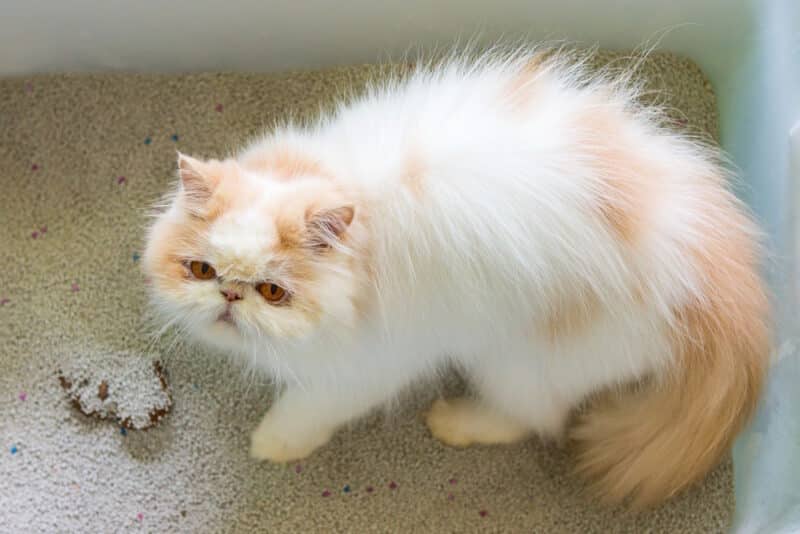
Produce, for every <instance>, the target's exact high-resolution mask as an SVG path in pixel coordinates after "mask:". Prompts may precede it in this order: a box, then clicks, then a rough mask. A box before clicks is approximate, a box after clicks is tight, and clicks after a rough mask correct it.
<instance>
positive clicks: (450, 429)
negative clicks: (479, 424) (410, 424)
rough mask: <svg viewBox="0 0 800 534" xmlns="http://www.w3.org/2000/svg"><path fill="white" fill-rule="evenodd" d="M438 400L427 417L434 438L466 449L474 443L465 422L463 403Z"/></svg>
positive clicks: (426, 420) (426, 421)
mask: <svg viewBox="0 0 800 534" xmlns="http://www.w3.org/2000/svg"><path fill="white" fill-rule="evenodd" d="M458 400H459V399H457V400H456V402H454V403H450V402H447V401H446V400H444V399H438V400H437V401H436V402H434V403H433V406H431V409H430V410H429V411H428V413H427V414H426V416H425V423H426V424H427V425H428V428H429V429H430V431H431V434H433V437H435V438H436V439H438V440H439V441H441V442H442V443H444V444H446V445H450V446H451V447H466V446H468V445H470V444H472V443H473V441H474V440H473V438H472V435H471V432H470V427H469V425H468V424H467V421H466V420H465V410H464V407H463V405H462V404H463V403H461V402H458Z"/></svg>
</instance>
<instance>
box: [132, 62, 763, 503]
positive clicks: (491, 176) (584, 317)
mask: <svg viewBox="0 0 800 534" xmlns="http://www.w3.org/2000/svg"><path fill="white" fill-rule="evenodd" d="M565 57H566V56H564V55H563V54H560V53H549V52H536V51H517V52H514V53H511V54H497V53H495V54H486V55H483V56H482V57H480V58H477V59H472V60H470V59H463V58H461V59H458V58H457V59H450V60H447V61H444V62H441V63H435V64H431V65H428V66H423V67H419V68H417V69H416V71H415V72H414V73H413V74H411V75H410V76H408V77H405V78H402V79H400V78H398V79H395V80H392V81H388V82H385V83H383V84H381V85H379V86H376V87H373V88H372V89H370V90H368V91H367V92H366V94H364V95H363V96H361V97H359V98H357V99H354V100H353V101H350V102H348V103H344V104H342V105H341V106H340V107H339V108H338V110H337V111H336V112H335V113H333V114H332V115H330V116H327V117H324V118H321V119H319V120H318V121H317V122H315V123H314V124H312V125H310V126H304V127H295V126H286V127H284V128H280V129H277V130H276V131H274V132H271V133H268V134H267V135H266V136H265V137H263V138H262V139H259V140H257V141H256V142H254V143H253V144H251V145H249V146H247V147H246V148H244V149H243V150H242V151H241V152H240V153H239V154H238V155H237V156H236V157H234V158H230V159H225V160H221V161H220V160H207V161H202V160H199V159H194V158H191V157H188V156H183V155H181V156H180V157H179V160H178V166H179V175H180V181H179V184H178V187H177V190H176V191H175V193H174V196H172V197H170V201H169V206H168V208H166V209H164V210H163V211H162V212H160V213H159V214H158V216H157V217H156V219H155V222H154V224H153V225H152V227H151V228H150V232H149V236H148V244H147V250H146V252H145V254H144V258H143V260H144V261H143V265H144V268H145V270H146V273H147V275H148V276H149V277H150V278H151V280H152V284H151V288H152V296H153V299H154V302H155V304H156V306H157V308H158V310H160V311H161V312H162V313H163V314H164V316H165V320H166V321H168V322H172V323H175V324H179V325H181V327H182V329H184V330H186V331H188V332H189V333H190V335H191V336H193V337H194V338H196V339H198V340H200V341H202V342H204V343H206V344H208V345H212V346H214V347H217V348H219V349H222V350H223V351H227V352H229V353H234V354H236V355H238V356H240V357H241V358H244V359H246V360H247V361H248V362H251V363H252V365H253V366H256V367H257V368H259V369H261V370H263V371H264V372H267V373H269V374H271V375H272V376H274V377H275V378H276V379H277V380H279V381H280V383H281V384H282V385H283V386H284V390H283V392H282V395H281V396H280V398H279V399H278V400H277V401H276V402H275V404H274V405H273V406H272V407H271V408H270V410H269V411H268V412H267V414H266V416H265V417H264V419H263V421H262V422H261V424H260V425H259V426H258V428H257V429H256V430H255V432H254V433H253V435H252V446H251V454H252V455H253V456H254V457H255V458H259V459H267V460H272V461H275V462H286V461H290V460H294V459H298V458H303V457H305V456H308V455H309V454H311V453H313V452H314V450H316V449H317V448H319V447H321V446H323V445H325V444H326V443H327V442H328V440H330V438H331V436H332V434H333V433H334V432H336V430H337V429H339V428H340V427H342V426H343V425H345V424H346V423H348V422H349V421H351V420H353V419H354V418H358V417H361V416H363V415H365V414H367V413H368V412H370V411H371V410H373V409H375V408H376V407H379V406H381V405H384V404H385V403H386V402H387V401H390V400H393V399H395V398H396V397H397V395H398V394H399V393H400V392H401V391H402V390H404V389H406V388H407V387H408V386H410V385H413V384H414V383H416V382H419V381H421V380H423V379H426V378H430V377H432V376H435V375H436V374H437V372H439V371H440V370H441V369H442V368H444V367H446V366H448V365H452V364H455V365H456V366H457V367H458V368H459V369H461V370H463V372H464V373H465V375H466V376H467V378H468V379H469V382H470V383H471V385H472V388H473V390H474V395H473V396H469V397H464V398H458V399H448V400H439V401H437V402H436V403H434V405H433V406H432V408H431V409H430V411H429V412H428V414H427V424H428V426H429V427H430V430H431V432H432V434H433V435H434V436H435V437H436V438H438V439H439V440H441V441H442V442H444V443H447V444H449V445H453V446H459V447H461V446H466V445H469V444H472V443H484V444H488V443H510V442H514V441H518V440H522V439H525V438H527V437H529V436H530V435H533V434H538V435H540V436H544V437H548V438H560V437H562V436H565V435H566V436H568V437H569V439H570V440H572V441H574V442H576V443H577V450H578V458H577V462H578V468H579V470H580V471H581V472H583V473H585V474H587V475H589V476H590V477H591V478H592V479H593V480H594V481H595V482H597V483H598V486H597V487H598V488H599V489H600V494H601V496H603V497H605V498H606V499H609V500H626V499H627V500H628V502H630V503H631V504H633V505H635V506H636V505H648V504H653V503H657V502H659V501H661V500H663V499H665V498H668V497H670V496H671V495H673V494H675V493H677V492H678V491H680V490H682V489H683V488H685V487H686V486H688V485H689V484H691V483H692V482H693V481H695V480H697V479H698V478H700V477H702V476H703V475H704V474H705V473H706V472H707V471H708V470H709V469H710V468H711V467H713V466H714V465H715V463H716V462H717V461H718V459H719V458H720V456H721V455H723V454H724V453H725V452H726V451H727V449H728V447H729V445H730V444H731V442H732V440H733V438H734V437H735V435H736V434H737V432H738V431H739V430H740V429H741V428H742V426H743V425H744V424H745V423H746V421H747V419H748V417H749V416H750V415H751V413H752V412H753V410H754V407H755V405H756V402H757V400H758V396H759V392H760V391H761V386H762V383H763V381H764V376H765V373H766V370H767V367H768V354H769V348H770V335H769V331H768V324H767V321H768V308H769V306H768V301H767V299H766V297H765V292H764V288H763V285H762V281H761V279H760V277H759V274H758V268H759V266H758V263H759V257H758V246H757V229H756V227H755V226H754V224H753V222H752V221H751V219H750V218H749V216H748V215H747V214H746V212H745V210H744V209H743V207H742V205H741V204H740V203H739V202H738V201H737V200H736V198H735V197H734V195H733V194H732V193H731V192H730V191H729V190H728V178H729V176H728V172H727V171H726V170H725V169H724V168H723V167H722V166H721V165H720V164H719V163H718V161H717V156H716V154H715V153H714V151H713V150H712V149H710V148H708V147H704V146H701V145H699V144H698V143H697V142H695V141H691V140H689V139H687V138H686V137H683V136H681V135H680V134H677V133H675V132H673V131H670V130H668V129H665V128H664V127H662V126H660V124H661V115H660V114H659V112H658V111H657V110H654V109H653V108H649V107H645V106H642V105H640V104H638V103H637V98H636V97H637V95H636V90H635V88H631V86H630V84H628V83H627V82H625V81H624V80H625V79H626V77H624V76H623V77H621V78H617V79H614V78H613V77H609V76H601V75H590V74H587V73H586V72H585V71H584V70H582V69H581V68H580V67H579V66H575V63H573V62H572V61H571V60H570V59H568V58H567V59H565ZM575 413H577V417H576V418H574V419H572V418H571V415H572V414H575Z"/></svg>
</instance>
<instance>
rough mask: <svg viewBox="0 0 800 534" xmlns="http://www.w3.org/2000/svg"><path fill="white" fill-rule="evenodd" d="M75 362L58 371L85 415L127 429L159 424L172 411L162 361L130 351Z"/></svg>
mask: <svg viewBox="0 0 800 534" xmlns="http://www.w3.org/2000/svg"><path fill="white" fill-rule="evenodd" d="M64 359H66V360H70V359H71V360H74V361H73V362H72V364H71V365H69V366H65V367H64V368H62V369H61V370H59V372H58V380H59V382H60V383H61V387H62V388H63V389H64V391H65V392H66V393H67V396H68V398H69V399H70V401H72V404H73V406H75V407H76V408H77V409H78V410H79V411H81V412H82V413H83V414H85V415H88V416H92V417H97V418H99V419H110V420H113V421H114V422H116V423H117V424H119V425H120V426H121V427H122V428H121V429H120V434H122V435H123V436H125V435H126V434H127V430H144V429H146V428H150V427H152V426H154V425H156V424H158V423H159V422H160V421H161V420H162V419H163V418H164V417H165V416H166V415H167V414H168V413H169V411H170V409H171V408H172V395H171V393H170V390H169V386H168V385H167V378H166V373H165V371H164V369H163V367H162V366H161V363H160V362H159V361H158V360H154V359H153V358H152V357H145V356H142V355H140V354H135V353H130V352H109V353H108V354H105V355H104V356H103V357H102V358H97V357H94V358H91V359H89V358H81V357H77V358H69V357H67V358H64Z"/></svg>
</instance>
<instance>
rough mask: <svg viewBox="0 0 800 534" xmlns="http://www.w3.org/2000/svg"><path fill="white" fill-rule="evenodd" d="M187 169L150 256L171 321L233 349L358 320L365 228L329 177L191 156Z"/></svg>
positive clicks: (154, 231) (157, 296)
mask: <svg viewBox="0 0 800 534" xmlns="http://www.w3.org/2000/svg"><path fill="white" fill-rule="evenodd" d="M179 174H180V177H181V181H180V188H179V190H178V192H177V194H176V196H175V198H174V199H173V201H172V203H171V205H170V206H169V208H168V209H167V210H166V211H164V212H163V213H161V214H159V215H158V216H157V218H156V220H155V223H154V224H153V226H152V227H151V229H150V232H149V235H148V241H147V246H146V249H145V253H144V255H143V257H142V265H143V268H144V270H145V274H146V275H147V276H148V277H149V278H150V281H151V282H150V284H151V289H152V296H153V300H154V302H155V304H156V306H157V308H158V309H159V311H161V312H162V313H163V315H164V317H165V320H166V321H168V322H171V323H174V324H175V325H176V326H177V327H178V328H180V329H182V330H184V331H186V332H188V333H189V334H190V335H191V336H194V337H195V338H198V339H200V340H202V341H205V342H206V343H209V344H212V345H215V346H217V347H221V348H226V349H235V348H242V347H246V346H252V345H253V344H254V343H255V344H258V343H263V344H269V343H270V342H276V341H279V340H285V339H302V338H304V337H307V336H312V335H314V333H315V332H316V331H317V330H318V329H319V328H321V326H322V325H323V324H325V323H330V324H335V325H340V326H341V325H343V324H344V325H346V324H348V323H352V322H353V321H354V320H355V318H356V315H357V312H358V310H357V302H358V299H359V294H360V290H361V289H362V288H363V279H362V277H361V274H360V273H361V269H360V263H359V262H360V255H359V253H358V241H359V235H360V232H362V231H363V228H362V225H361V224H360V221H359V220H358V219H357V218H356V211H355V210H356V208H355V205H354V204H353V202H351V201H350V199H347V198H345V196H344V195H343V194H342V193H340V192H339V191H338V190H337V188H336V187H335V185H333V183H332V182H330V180H329V179H327V178H324V177H314V176H299V177H292V178H291V179H286V178H281V177H279V176H271V175H270V174H269V172H259V171H255V170H252V169H249V168H244V167H242V166H241V165H240V164H239V163H237V162H236V161H235V160H225V161H216V160H210V161H199V160H196V159H193V158H189V157H186V156H181V157H180V158H179Z"/></svg>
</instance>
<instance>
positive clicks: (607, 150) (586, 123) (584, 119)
mask: <svg viewBox="0 0 800 534" xmlns="http://www.w3.org/2000/svg"><path fill="white" fill-rule="evenodd" d="M572 127H573V129H574V131H575V132H576V136H577V139H576V145H577V150H578V151H579V152H580V153H583V154H584V155H585V159H586V162H585V163H586V164H587V165H588V166H589V168H590V170H591V172H592V173H593V174H594V176H595V178H596V179H597V182H596V187H597V191H596V194H597V197H596V200H597V204H596V209H597V212H598V215H599V216H600V217H601V219H602V220H604V221H605V222H606V224H607V225H608V227H609V228H610V229H611V230H612V231H613V232H614V234H615V235H617V236H618V237H619V238H620V239H621V240H622V241H623V242H624V243H627V244H633V243H634V242H635V241H636V238H637V236H638V235H639V233H640V232H641V231H642V230H643V229H644V226H645V224H646V219H647V213H648V210H649V206H650V205H651V204H652V199H653V198H654V196H655V195H658V191H657V184H658V181H659V179H658V177H659V175H662V174H663V173H664V170H663V169H661V168H659V167H658V166H657V165H656V164H654V163H652V162H651V161H648V160H647V159H646V158H645V157H644V156H642V155H640V154H638V153H637V152H636V150H635V148H634V147H635V141H634V140H633V139H632V137H633V136H632V134H631V132H630V131H629V128H630V127H631V122H630V118H629V117H627V116H626V115H625V112H624V111H623V110H621V109H616V108H615V107H614V106H613V104H607V103H605V102H604V101H603V100H602V99H598V100H597V104H596V105H594V106H591V107H590V108H589V111H585V112H583V113H581V114H580V115H579V116H577V117H576V118H575V120H574V122H573V126H572Z"/></svg>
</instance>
